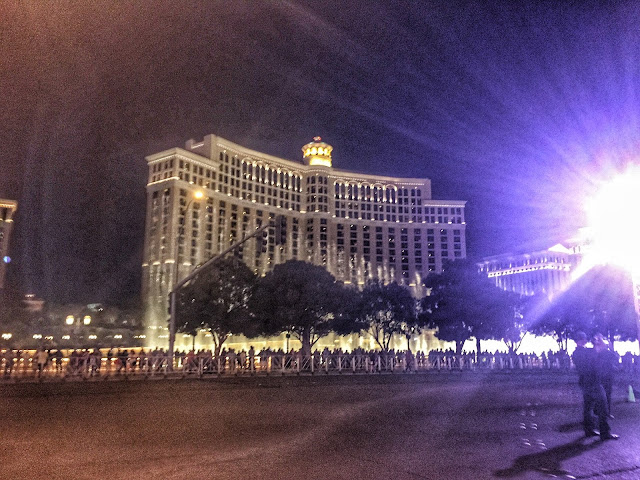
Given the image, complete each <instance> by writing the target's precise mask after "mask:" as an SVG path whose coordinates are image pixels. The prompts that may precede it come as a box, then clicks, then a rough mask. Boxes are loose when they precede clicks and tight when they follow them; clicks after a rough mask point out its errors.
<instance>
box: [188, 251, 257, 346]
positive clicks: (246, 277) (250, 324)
mask: <svg viewBox="0 0 640 480" xmlns="http://www.w3.org/2000/svg"><path fill="white" fill-rule="evenodd" d="M255 283H256V276H255V275H254V273H253V272H252V271H251V270H249V268H248V267H247V266H246V265H245V264H244V263H243V262H242V261H241V260H239V259H237V258H235V257H229V258H225V259H223V260H221V261H220V262H219V263H217V264H216V265H215V267H213V268H211V269H209V270H208V271H207V272H204V273H203V274H201V275H198V276H197V277H196V278H195V279H194V280H193V281H192V282H191V283H189V284H187V285H186V286H185V287H184V288H182V289H181V290H180V291H179V292H178V295H177V312H176V313H177V315H176V320H177V322H176V326H177V328H176V330H177V331H178V332H185V333H188V334H189V335H192V336H194V337H195V336H196V335H197V334H198V331H199V330H200V329H206V330H207V331H209V332H210V333H211V335H212V337H213V344H214V354H215V355H216V356H218V355H219V354H220V350H221V349H222V345H223V344H224V342H225V341H226V340H227V339H228V338H229V336H230V335H231V334H244V335H246V336H249V337H250V336H254V335H256V334H257V333H258V332H257V329H256V327H257V325H256V322H255V320H254V319H252V317H251V315H250V314H249V309H248V302H249V299H250V298H251V295H252V293H253V290H254V288H255Z"/></svg>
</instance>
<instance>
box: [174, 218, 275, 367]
mask: <svg viewBox="0 0 640 480" xmlns="http://www.w3.org/2000/svg"><path fill="white" fill-rule="evenodd" d="M278 225H282V226H286V220H284V221H283V220H282V216H278V217H276V223H275V224H274V223H273V222H270V223H265V224H264V225H262V226H260V227H259V228H257V229H256V230H255V231H254V232H253V233H252V234H251V235H249V236H247V237H245V238H243V239H242V240H240V241H239V242H236V243H234V244H233V245H231V246H230V247H229V248H227V249H226V250H225V251H223V252H221V253H219V254H218V255H216V256H214V257H212V258H210V259H209V260H207V261H206V262H204V263H203V264H202V265H200V266H199V267H196V268H195V269H194V270H193V271H191V273H189V274H188V275H186V276H185V277H184V278H183V279H182V280H179V281H178V280H177V278H176V283H175V284H174V285H173V288H172V289H171V291H170V292H169V302H170V314H171V316H170V318H169V352H168V356H169V368H170V369H172V368H173V352H174V346H175V339H176V299H177V295H178V292H179V291H180V289H181V288H182V287H184V286H185V285H186V284H187V283H189V282H190V281H191V280H193V279H194V278H195V277H196V276H197V275H199V274H201V273H203V272H204V271H206V270H208V269H209V268H211V267H212V266H213V265H214V264H215V263H216V262H218V261H219V260H221V259H222V258H224V257H225V256H226V255H227V254H228V253H230V252H233V251H234V250H236V249H237V248H238V247H240V246H241V245H242V244H244V243H245V242H247V241H248V240H250V239H251V238H255V237H258V236H262V232H264V231H265V230H266V229H267V228H269V227H272V226H276V227H277V226H278ZM276 230H279V229H278V228H276Z"/></svg>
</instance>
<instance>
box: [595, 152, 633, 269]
mask: <svg viewBox="0 0 640 480" xmlns="http://www.w3.org/2000/svg"><path fill="white" fill-rule="evenodd" d="M638 208H640V166H639V165H630V166H628V167H627V169H626V171H624V172H623V173H622V174H620V175H618V176H616V177H615V178H613V179H611V180H610V181H608V182H606V183H604V184H603V185H602V186H601V187H600V189H599V191H598V192H597V194H596V195H595V196H594V197H593V199H591V200H590V201H589V202H588V205H587V214H588V218H589V227H590V236H591V245H590V249H589V254H588V256H589V263H593V264H598V263H599V264H603V263H611V264H615V265H617V266H620V267H623V268H625V269H627V270H629V271H630V272H632V273H636V274H637V273H638V272H639V271H640V223H639V222H638V221H637V212H638Z"/></svg>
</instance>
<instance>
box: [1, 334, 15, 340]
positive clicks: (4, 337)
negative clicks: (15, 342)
mask: <svg viewBox="0 0 640 480" xmlns="http://www.w3.org/2000/svg"><path fill="white" fill-rule="evenodd" d="M11 337H13V335H12V334H10V333H3V334H2V339H3V340H9V339H10V338H11Z"/></svg>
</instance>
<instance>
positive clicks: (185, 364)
mask: <svg viewBox="0 0 640 480" xmlns="http://www.w3.org/2000/svg"><path fill="white" fill-rule="evenodd" d="M170 363H171V362H169V358H168V355H167V353H166V352H165V351H164V350H163V349H161V348H155V349H144V348H135V349H134V348H131V349H116V348H110V349H108V350H107V349H103V350H99V349H75V350H68V351H66V352H64V351H63V350H60V349H48V350H45V349H42V348H41V349H38V350H37V351H36V352H35V353H33V352H32V351H25V350H11V349H7V350H3V351H2V356H1V357H0V365H1V367H2V372H3V373H4V377H11V376H12V375H20V374H22V375H34V376H42V375H43V374H47V375H56V376H65V377H73V376H82V377H93V376H100V375H112V374H113V375H129V374H147V375H148V374H156V373H166V371H167V370H168V369H169V367H170V366H172V367H173V370H174V371H180V372H183V373H185V374H190V373H201V374H202V373H210V372H215V373H223V372H231V373H243V372H250V373H254V372H271V371H282V372H286V371H302V370H310V369H311V370H326V371H329V370H332V371H333V370H343V369H353V370H354V371H355V370H358V371H366V372H377V371H378V372H379V371H394V372H414V371H423V370H434V369H435V370H474V369H511V370H514V369H554V370H567V369H570V368H571V367H572V362H571V358H570V356H569V355H568V354H567V353H566V352H564V351H557V352H554V351H549V352H546V353H542V354H541V355H536V354H517V353H504V352H493V353H491V352H480V354H478V355H476V354H475V352H463V353H456V352H455V351H453V350H431V351H429V352H428V353H426V354H425V353H424V352H422V351H418V352H415V353H414V352H412V351H411V350H393V349H392V350H389V351H387V352H383V351H380V350H365V349H362V348H356V349H354V350H352V351H350V352H346V351H343V350H341V349H335V350H330V349H328V348H324V349H323V350H316V351H314V352H313V353H312V354H311V355H304V354H303V353H302V351H300V350H290V351H289V352H285V351H284V350H282V349H278V350H273V349H270V348H266V349H262V350H261V351H256V350H255V349H254V348H253V347H250V348H249V349H248V350H240V351H238V352H236V351H235V350H233V349H222V350H221V351H220V354H219V355H215V354H214V352H212V351H211V350H199V351H194V350H191V351H176V352H175V356H174V361H173V364H172V365H170ZM636 369H639V370H640V357H638V356H634V355H632V354H631V353H627V354H625V355H623V356H622V357H621V359H620V370H621V371H626V372H629V373H631V372H633V371H635V370H636Z"/></svg>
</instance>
